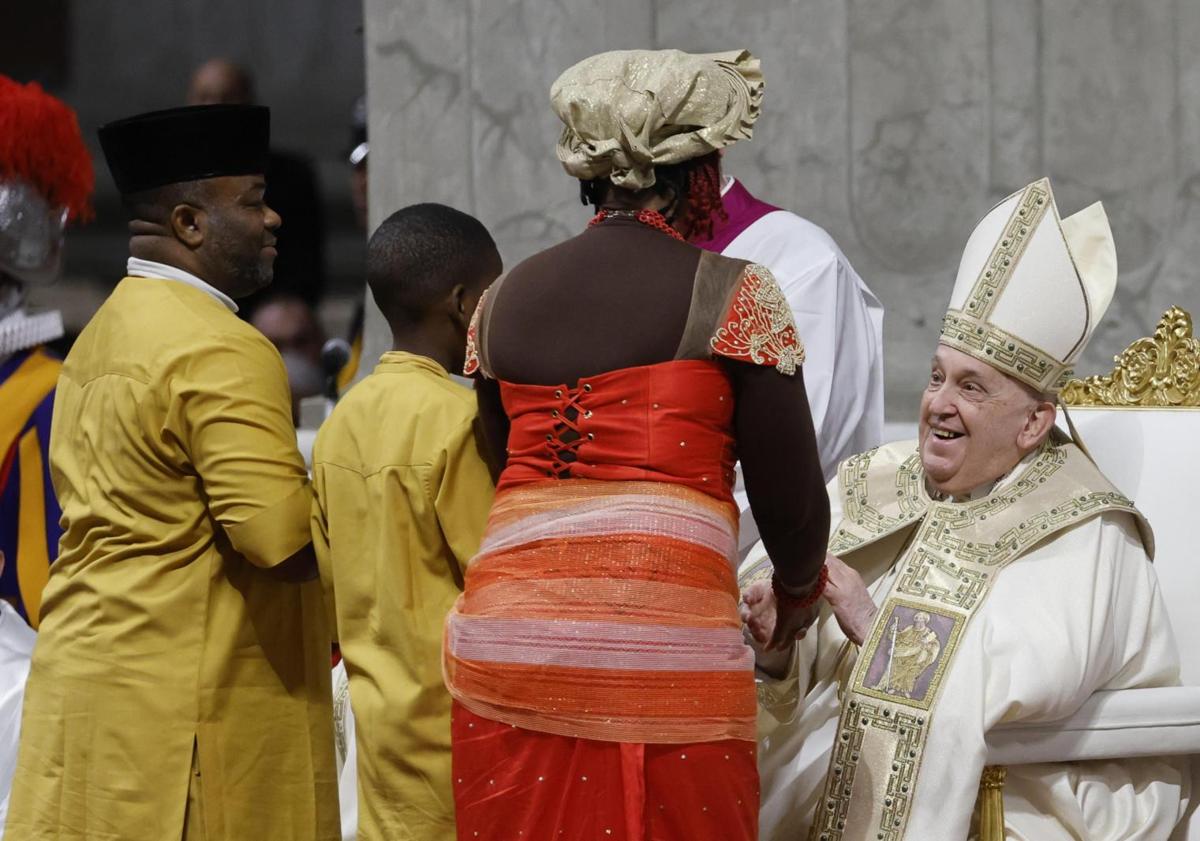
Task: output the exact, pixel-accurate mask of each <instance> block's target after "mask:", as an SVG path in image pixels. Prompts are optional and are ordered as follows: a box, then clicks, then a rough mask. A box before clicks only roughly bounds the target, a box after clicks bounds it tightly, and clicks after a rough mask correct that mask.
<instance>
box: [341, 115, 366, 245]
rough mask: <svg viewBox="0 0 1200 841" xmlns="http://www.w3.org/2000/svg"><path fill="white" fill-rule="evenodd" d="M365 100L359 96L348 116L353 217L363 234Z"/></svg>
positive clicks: (364, 205) (364, 226) (364, 202)
mask: <svg viewBox="0 0 1200 841" xmlns="http://www.w3.org/2000/svg"><path fill="white" fill-rule="evenodd" d="M369 148H370V147H368V146H367V98H366V97H365V96H360V97H359V98H358V99H357V100H355V102H354V112H353V113H352V114H351V116H350V153H349V154H348V155H347V156H346V159H347V160H348V161H349V162H350V190H351V198H352V199H353V200H354V217H355V219H356V220H357V221H358V226H359V227H360V228H362V230H363V232H364V233H365V232H366V231H367V227H368V226H367V152H368V151H369Z"/></svg>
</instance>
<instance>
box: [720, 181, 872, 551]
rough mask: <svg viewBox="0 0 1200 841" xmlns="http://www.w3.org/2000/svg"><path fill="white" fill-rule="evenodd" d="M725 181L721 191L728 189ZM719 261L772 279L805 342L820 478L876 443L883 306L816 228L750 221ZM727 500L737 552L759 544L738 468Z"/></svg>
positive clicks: (791, 219)
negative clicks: (762, 271) (766, 272)
mask: <svg viewBox="0 0 1200 841" xmlns="http://www.w3.org/2000/svg"><path fill="white" fill-rule="evenodd" d="M734 183H735V182H734V179H732V178H731V179H728V180H727V181H726V183H725V185H724V189H723V190H722V192H723V193H727V192H728V191H729V189H730V188H731V187H733V185H734ZM721 253H722V254H723V255H724V256H726V257H735V258H737V259H739V260H748V261H750V262H752V263H759V264H761V265H764V266H766V267H767V268H768V269H770V270H771V273H772V274H773V275H775V279H776V280H777V281H779V286H780V288H781V289H782V290H783V294H784V296H785V297H786V298H787V300H788V304H789V305H790V306H791V309H792V315H793V316H794V318H795V320H796V332H797V334H798V335H799V336H800V340H801V341H802V342H803V343H804V349H805V360H804V388H805V391H807V393H808V405H809V409H810V410H811V411H812V418H813V427H814V428H815V429H816V431H817V452H818V454H819V455H820V458H821V468H822V470H823V471H824V473H825V478H826V480H828V479H830V478H831V477H832V476H833V475H834V473H836V472H837V466H838V464H840V463H841V462H842V461H843V460H845V459H846V458H848V457H849V456H851V455H853V454H855V453H861V452H864V451H865V450H869V449H871V448H872V447H875V446H878V445H879V444H880V442H881V441H882V440H883V306H882V305H881V304H880V303H879V299H878V298H876V297H875V295H874V294H873V293H872V292H871V290H870V289H868V288H867V285H866V284H865V283H863V281H862V278H860V277H859V276H858V275H857V274H856V273H855V271H854V269H853V268H852V267H851V266H850V263H849V261H847V260H846V257H845V255H844V254H842V252H841V249H839V248H838V246H837V243H835V242H834V241H833V238H832V237H830V236H829V234H827V233H826V232H825V231H824V230H823V229H822V228H820V227H818V226H817V225H814V224H813V223H812V222H809V221H808V220H807V219H802V218H800V217H799V216H797V215H796V214H794V213H790V212H788V211H786V210H775V211H772V212H770V213H767V214H766V215H764V216H762V217H761V218H759V219H758V220H756V221H755V222H752V223H751V224H750V225H749V226H748V227H747V228H746V229H745V230H743V231H742V232H741V233H740V234H738V235H737V237H736V238H735V239H734V240H733V241H732V242H730V243H729V245H728V246H726V247H725V248H724V249H723V250H722V251H721ZM734 499H735V500H736V501H737V505H738V510H740V511H741V512H742V522H741V538H740V540H739V544H740V546H741V547H742V548H745V547H748V546H750V545H752V544H753V543H754V541H756V540H758V528H757V526H756V525H755V524H754V521H753V519H752V517H751V515H750V513H749V507H750V506H749V502H748V500H747V498H746V489H745V485H744V484H743V482H742V473H741V467H740V465H739V468H738V474H737V483H736V486H735V488H734Z"/></svg>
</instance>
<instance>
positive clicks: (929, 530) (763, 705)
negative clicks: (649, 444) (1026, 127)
mask: <svg viewBox="0 0 1200 841" xmlns="http://www.w3.org/2000/svg"><path fill="white" fill-rule="evenodd" d="M1116 277H1117V271H1116V255H1115V251H1114V248H1113V242H1112V234H1111V232H1110V230H1109V226H1108V220H1107V218H1106V217H1105V214H1104V211H1103V209H1102V208H1101V207H1100V205H1099V204H1096V205H1093V206H1091V207H1089V208H1087V209H1085V210H1083V211H1080V212H1079V213H1077V214H1075V215H1074V216H1072V217H1070V218H1067V219H1062V220H1060V219H1059V216H1058V211H1057V209H1056V207H1055V204H1054V197H1053V195H1052V193H1051V190H1050V184H1049V182H1048V181H1046V180H1042V181H1038V182H1036V183H1034V184H1031V185H1029V186H1028V187H1026V188H1024V189H1023V190H1021V191H1019V192H1017V193H1014V194H1013V195H1012V196H1009V197H1008V198H1007V199H1005V200H1004V201H1003V202H1001V203H1000V204H999V205H997V206H996V207H995V208H993V209H992V210H991V211H990V212H989V213H988V215H987V216H986V217H985V218H984V219H983V221H982V222H980V224H979V225H978V226H977V227H976V229H975V231H974V232H973V233H972V235H971V237H970V239H969V241H968V242H967V247H966V250H965V252H964V254H963V258H962V262H961V264H960V266H959V272H958V278H957V281H956V283H955V286H954V292H953V294H952V295H951V299H950V309H949V312H948V313H947V314H946V317H945V321H944V323H943V328H942V334H941V338H940V340H939V344H938V347H937V349H936V352H935V353H934V355H933V360H932V364H931V369H930V376H929V384H928V385H927V387H926V389H925V392H924V394H923V395H922V398H921V410H920V411H921V414H920V433H919V434H920V438H919V439H918V441H917V442H906V443H901V444H892V445H888V446H885V447H881V448H879V449H876V450H871V451H869V452H866V453H863V454H862V455H859V456H855V457H852V458H850V459H848V460H847V461H845V462H843V463H842V465H841V467H840V468H839V470H838V475H837V478H836V479H835V480H833V482H831V483H830V486H829V497H830V501H831V504H832V508H833V512H832V520H831V522H832V523H834V524H835V525H834V526H833V528H832V533H831V537H830V544H829V550H830V552H831V553H832V554H831V555H830V556H829V558H828V559H827V566H828V572H829V585H828V587H827V589H826V592H825V598H826V600H827V602H828V603H829V604H828V606H827V607H826V608H825V609H824V610H823V612H822V616H821V618H820V619H819V620H818V622H817V624H816V625H815V626H814V627H813V628H812V629H811V630H810V631H809V632H808V633H807V635H806V636H805V637H804V638H803V639H802V640H800V641H799V642H797V644H796V645H795V647H794V649H793V650H791V651H785V652H784V653H783V655H782V656H781V657H780V656H773V655H771V654H762V655H760V658H759V666H760V672H761V674H762V680H761V682H760V691H759V699H760V735H761V737H762V742H761V744H760V753H759V757H760V763H761V772H762V790H763V812H762V821H761V826H762V834H761V837H762V838H763V839H765V841H773V839H782V838H789V839H796V838H804V837H806V836H805V833H806V832H809V831H811V835H809V836H808V837H809V838H811V839H817V841H868V839H870V841H875V839H887V841H901V839H951V838H965V837H967V835H968V832H969V825H970V822H971V815H972V809H973V806H974V804H975V800H976V789H977V786H978V783H979V778H980V772H981V770H982V768H983V765H984V761H985V755H986V748H985V744H984V735H985V734H986V732H987V731H988V730H989V729H991V728H992V727H994V726H995V725H997V724H1000V723H1004V722H1015V721H1039V720H1041V721H1052V720H1055V719H1061V718H1064V717H1066V716H1068V715H1070V714H1071V713H1072V712H1074V711H1075V710H1076V709H1078V707H1079V706H1080V705H1081V704H1082V703H1083V702H1084V700H1085V699H1086V698H1087V697H1088V696H1089V695H1090V694H1091V693H1092V692H1094V691H1096V690H1098V689H1118V688H1127V687H1134V686H1161V685H1169V684H1174V683H1178V676H1179V665H1178V655H1177V652H1176V648H1175V641H1174V638H1173V636H1172V633H1171V628H1170V625H1169V623H1168V620H1167V615H1166V611H1165V608H1164V606H1163V602H1162V599H1161V596H1160V594H1159V590H1158V582H1157V579H1156V577H1155V574H1154V570H1153V568H1152V566H1151V565H1150V560H1149V555H1150V554H1151V553H1152V551H1153V549H1152V538H1151V535H1150V532H1149V528H1148V526H1147V525H1146V523H1145V521H1144V520H1143V519H1142V517H1141V515H1140V514H1139V513H1138V512H1137V511H1136V509H1134V507H1133V505H1132V503H1131V502H1130V501H1129V500H1127V499H1125V498H1124V497H1122V496H1121V495H1120V494H1119V493H1118V492H1117V491H1116V490H1115V489H1114V488H1113V487H1112V485H1111V484H1109V482H1108V481H1107V480H1106V479H1105V478H1104V476H1102V475H1101V474H1100V472H1099V470H1097V468H1096V467H1095V465H1094V464H1093V463H1092V462H1091V460H1090V459H1089V458H1088V456H1087V455H1086V454H1085V453H1084V452H1083V451H1082V450H1081V449H1080V448H1079V447H1077V446H1076V445H1075V444H1074V443H1071V442H1070V441H1068V440H1067V439H1066V437H1065V436H1063V435H1061V434H1060V433H1059V432H1058V431H1057V430H1056V429H1055V426H1054V422H1055V412H1056V410H1055V400H1056V392H1057V389H1058V388H1059V387H1061V385H1062V384H1063V382H1064V381H1065V379H1066V377H1067V376H1068V375H1069V373H1070V370H1071V365H1072V363H1073V362H1074V360H1075V359H1076V358H1078V356H1079V353H1080V351H1081V350H1082V349H1083V346H1084V345H1085V344H1086V342H1087V339H1088V337H1089V336H1090V334H1091V333H1092V331H1093V330H1094V329H1095V326H1096V324H1097V323H1098V322H1099V320H1100V317H1101V316H1102V315H1103V314H1104V311H1105V309H1106V308H1107V306H1108V303H1109V301H1110V300H1111V299H1112V295H1113V291H1114V289H1115V286H1116ZM769 571H770V562H769V560H768V559H767V558H766V557H765V555H764V554H763V551H762V549H761V547H758V548H756V550H755V551H753V552H752V553H751V555H750V557H749V558H748V560H747V562H746V563H745V564H744V565H743V568H742V576H741V577H742V582H743V588H744V590H745V601H746V608H745V610H744V615H745V616H746V617H747V619H748V620H749V624H750V628H751V631H752V632H754V633H755V635H756V636H759V637H763V638H769V637H766V634H767V633H769V631H770V630H771V628H772V626H773V596H772V595H771V590H770V586H769V584H766V583H764V582H763V581H762V580H761V579H762V578H763V577H764V576H765V575H769ZM864 581H865V582H866V583H865V584H864ZM859 646H861V649H860V648H859ZM772 660H773V662H772ZM1185 787H1186V779H1185V778H1184V776H1183V772H1182V771H1181V770H1180V768H1179V767H1178V766H1177V765H1175V764H1174V763H1171V762H1168V761H1160V760H1137V761H1131V762H1123V763H1100V762H1093V763H1076V764H1073V765H1071V766H1069V767H1068V766H1047V765H1042V766H1029V767H1023V768H1012V769H1009V778H1008V786H1007V788H1006V790H1005V795H1004V798H1005V806H1006V812H1007V821H1008V828H1007V833H1008V834H1007V836H1006V837H1008V838H1010V839H1037V841H1052V839H1059V838H1062V839H1068V838H1069V839H1075V838H1089V839H1101V838H1103V839H1118V838H1131V837H1137V838H1139V839H1166V838H1167V836H1168V835H1169V834H1170V832H1171V829H1172V827H1173V826H1174V824H1175V822H1176V820H1177V819H1178V813H1179V805H1180V797H1181V789H1184V788H1185Z"/></svg>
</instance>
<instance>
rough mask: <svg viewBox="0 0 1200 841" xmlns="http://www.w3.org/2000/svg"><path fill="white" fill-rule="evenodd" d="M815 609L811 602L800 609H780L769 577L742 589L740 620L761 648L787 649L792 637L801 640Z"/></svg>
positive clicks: (815, 611)
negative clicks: (808, 606)
mask: <svg viewBox="0 0 1200 841" xmlns="http://www.w3.org/2000/svg"><path fill="white" fill-rule="evenodd" d="M819 609H820V608H819V606H818V605H813V606H812V607H810V608H805V609H803V610H788V611H786V612H785V611H780V610H779V605H778V603H777V602H776V601H775V593H774V592H773V591H772V590H771V582H770V581H769V580H767V581H756V582H754V583H753V584H751V585H750V586H749V587H747V588H746V589H745V590H743V591H742V607H741V613H742V621H743V622H745V623H746V627H747V628H749V629H750V634H751V635H752V636H753V637H754V641H755V642H757V643H758V644H759V645H761V646H763V649H764V650H765V651H783V650H787V649H789V648H791V646H792V643H793V642H794V641H795V640H798V639H804V634H805V632H806V631H807V630H808V627H809V626H810V625H812V623H813V622H814V621H815V620H816V618H817V613H818V611H819Z"/></svg>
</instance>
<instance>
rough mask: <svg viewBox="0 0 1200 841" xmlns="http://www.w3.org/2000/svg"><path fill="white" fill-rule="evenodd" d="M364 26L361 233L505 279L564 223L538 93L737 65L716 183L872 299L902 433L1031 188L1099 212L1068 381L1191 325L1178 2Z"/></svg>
mask: <svg viewBox="0 0 1200 841" xmlns="http://www.w3.org/2000/svg"><path fill="white" fill-rule="evenodd" d="M365 21H366V29H365V49H366V63H367V88H368V96H369V104H370V132H371V191H372V193H371V211H372V218H373V221H374V222H375V223H377V222H378V221H379V220H381V219H382V218H383V216H385V215H386V213H388V212H390V211H391V210H394V209H396V208H398V207H400V206H402V205H404V204H408V203H411V202H415V201H422V200H432V201H442V202H446V203H449V204H453V205H455V206H457V207H460V208H463V209H465V210H469V211H471V212H473V213H475V214H476V215H477V216H479V218H480V219H482V220H483V221H484V222H485V224H487V225H488V226H489V228H490V229H491V230H492V231H493V233H494V235H495V236H496V238H497V241H498V242H499V244H500V246H501V250H502V252H503V254H504V257H505V260H506V262H507V263H509V264H512V263H515V262H516V261H519V260H520V259H522V258H524V257H525V256H527V255H529V254H530V253H532V252H534V251H536V250H537V249H540V248H543V247H545V246H547V245H549V244H551V243H554V242H556V241H558V240H561V239H563V238H565V237H567V236H570V235H571V234H572V233H574V232H576V231H578V230H580V229H581V228H582V226H583V225H584V224H585V223H586V221H587V219H588V213H587V212H586V210H585V209H584V208H583V207H582V206H581V205H580V204H579V200H578V198H577V188H576V185H575V182H573V181H572V180H571V179H569V178H568V177H567V176H566V175H564V174H563V172H562V170H561V168H560V167H559V165H558V163H557V161H556V160H555V158H554V141H555V139H556V137H557V133H558V124H557V121H556V120H555V118H554V116H553V114H552V113H551V112H550V109H549V106H548V95H547V94H548V90H549V87H550V83H551V82H552V81H553V80H554V78H555V77H556V76H557V75H558V73H559V72H561V71H562V70H563V69H564V68H566V67H567V66H569V65H570V64H571V63H573V62H575V61H577V60H579V59H581V58H584V57H585V56H587V55H590V54H592V53H594V52H599V51H602V50H607V49H617V48H630V47H647V48H662V47H678V48H680V49H685V50H691V51H709V50H719V49H732V48H740V47H745V48H748V49H750V50H751V51H753V52H754V53H756V54H757V55H758V56H760V57H761V58H762V60H763V67H764V71H765V74H766V78H767V96H766V101H765V105H764V116H763V117H762V119H760V121H759V123H758V127H757V129H756V132H755V137H754V139H753V141H751V142H748V143H743V144H740V145H739V146H737V147H735V148H734V149H733V150H732V152H731V154H730V155H729V156H728V157H727V159H726V160H727V169H728V170H729V171H730V172H732V173H734V174H736V175H738V176H739V177H740V178H742V179H743V180H744V181H745V182H746V183H747V185H748V186H749V187H750V189H751V190H752V191H754V192H756V193H758V194H759V195H760V196H761V197H763V198H765V199H766V200H768V201H771V202H772V203H775V204H779V205H783V206H785V207H787V208H789V209H791V210H794V211H796V212H797V213H800V214H801V215H803V216H806V217H808V218H810V219H812V220H813V221H815V222H817V223H818V224H820V225H822V226H823V227H825V228H826V229H827V230H829V232H830V233H831V234H832V235H833V236H834V238H835V239H836V240H837V241H838V242H839V243H840V244H841V246H842V248H843V250H844V251H845V252H846V254H847V256H848V257H849V258H850V261H851V262H852V263H853V264H854V266H855V268H856V269H857V270H858V272H859V273H860V274H861V275H862V276H863V278H864V279H865V280H866V281H867V283H868V284H869V285H870V286H871V287H872V288H873V289H874V290H875V292H876V293H877V294H878V295H879V297H880V298H881V299H882V300H883V302H884V304H885V306H886V308H887V318H886V322H885V328H884V329H885V344H886V350H887V353H886V360H887V362H886V364H887V376H886V382H887V407H888V416H889V418H891V419H895V420H906V419H909V418H911V416H912V414H913V413H914V411H915V394H916V390H917V389H918V388H919V387H920V385H921V384H922V383H923V381H924V376H925V366H926V364H927V363H926V360H927V359H928V355H929V352H930V350H931V348H932V345H933V343H934V341H935V339H936V334H937V328H938V325H939V323H940V318H941V315H942V312H943V311H944V307H945V302H946V299H947V297H948V295H949V291H950V285H951V283H952V281H953V276H954V271H955V268H956V266H957V262H958V255H959V251H960V249H961V247H962V245H963V243H964V242H965V239H966V236H967V234H968V233H969V232H970V230H971V228H972V227H973V225H974V223H975V222H976V221H977V219H978V218H979V217H980V216H982V215H983V213H984V212H986V210H987V209H988V208H989V207H990V206H991V205H992V204H993V203H994V202H995V201H996V200H998V199H1000V198H1002V197H1003V196H1005V195H1007V194H1008V193H1009V192H1011V191H1012V190H1014V189H1016V188H1018V187H1020V186H1022V185H1023V184H1025V183H1026V182H1028V181H1031V180H1034V179H1035V178H1037V177H1039V176H1041V175H1043V174H1044V175H1049V176H1050V177H1051V178H1052V179H1053V181H1054V184H1055V188H1056V195H1057V198H1058V202H1059V206H1060V209H1061V211H1062V212H1063V213H1064V214H1067V213H1070V212H1073V211H1074V210H1076V209H1078V208H1081V207H1083V206H1084V205H1086V204H1088V203H1090V202H1092V201H1095V200H1097V199H1102V200H1103V201H1104V202H1105V205H1106V207H1107V208H1108V212H1109V215H1110V217H1111V219H1112V223H1113V227H1114V231H1115V235H1116V240H1117V249H1118V255H1119V258H1120V264H1121V284H1120V289H1119V291H1118V293H1117V297H1116V300H1115V301H1114V303H1113V306H1112V307H1111V309H1110V310H1109V314H1108V316H1107V318H1106V320H1105V323H1104V324H1103V325H1102V327H1101V328H1100V330H1099V331H1098V333H1097V335H1096V337H1095V339H1094V341H1093V343H1092V346H1091V348H1090V349H1089V351H1088V352H1087V354H1086V355H1085V357H1084V359H1083V360H1082V362H1081V364H1080V366H1079V370H1080V371H1081V372H1084V373H1092V372H1096V371H1098V370H1101V369H1105V370H1106V369H1107V367H1106V366H1107V364H1108V363H1109V362H1110V358H1111V356H1112V355H1113V354H1114V353H1116V352H1117V351H1119V350H1120V349H1121V348H1122V347H1123V346H1124V344H1125V343H1126V342H1127V341H1129V340H1132V339H1133V338H1136V337H1138V336H1142V335H1147V334H1149V333H1150V332H1151V331H1152V329H1153V325H1154V323H1155V322H1156V320H1157V318H1158V315H1159V314H1160V313H1161V312H1162V311H1163V310H1164V309H1165V308H1166V307H1167V306H1169V305H1171V304H1179V305H1181V306H1183V307H1185V308H1188V309H1190V310H1191V311H1192V312H1194V313H1196V314H1197V315H1198V317H1200V284H1198V283H1197V274H1198V272H1200V269H1197V268H1196V267H1195V263H1196V260H1197V258H1200V102H1198V98H1200V51H1196V50H1195V49H1193V48H1191V46H1190V45H1194V44H1196V43H1200V3H1195V2H1190V0H1153V2H1146V1H1145V0H739V2H738V3H731V2H728V0H607V2H605V3H603V4H601V3H595V2H591V0H487V2H484V0H442V2H440V3H437V4H430V3H427V2H424V0H365ZM373 325H374V326H373V328H372V333H371V344H372V345H373V347H372V352H374V351H375V350H378V349H381V348H382V347H383V346H385V345H386V343H387V341H388V340H387V330H386V327H384V326H382V325H381V324H379V322H378V321H375V322H373ZM368 358H370V357H368Z"/></svg>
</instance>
